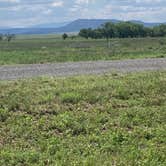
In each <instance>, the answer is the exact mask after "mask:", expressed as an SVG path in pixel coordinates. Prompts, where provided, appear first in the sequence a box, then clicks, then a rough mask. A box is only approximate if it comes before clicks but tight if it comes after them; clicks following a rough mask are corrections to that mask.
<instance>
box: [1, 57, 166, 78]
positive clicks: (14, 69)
mask: <svg viewBox="0 0 166 166" xmlns="http://www.w3.org/2000/svg"><path fill="white" fill-rule="evenodd" d="M150 70H154V71H156V70H166V58H157V59H137V60H123V61H122V60H117V61H95V62H67V63H55V64H33V65H16V66H0V80H13V79H22V78H32V77H38V76H72V75H82V74H103V73H109V72H139V71H150Z"/></svg>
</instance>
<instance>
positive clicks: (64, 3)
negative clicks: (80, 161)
mask: <svg viewBox="0 0 166 166" xmlns="http://www.w3.org/2000/svg"><path fill="white" fill-rule="evenodd" d="M165 14H166V0H0V27H28V26H32V25H37V24H43V23H50V22H66V21H67V22H68V21H72V20H75V19H78V18H109V19H120V20H142V21H146V22H166V17H165Z"/></svg>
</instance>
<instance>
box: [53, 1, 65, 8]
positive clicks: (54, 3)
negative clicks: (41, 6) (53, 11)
mask: <svg viewBox="0 0 166 166" xmlns="http://www.w3.org/2000/svg"><path fill="white" fill-rule="evenodd" d="M63 5H64V2H63V1H55V2H53V3H52V6H53V7H63Z"/></svg>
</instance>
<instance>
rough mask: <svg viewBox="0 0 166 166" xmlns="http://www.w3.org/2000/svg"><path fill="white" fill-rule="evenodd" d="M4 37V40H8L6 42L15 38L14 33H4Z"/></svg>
mask: <svg viewBox="0 0 166 166" xmlns="http://www.w3.org/2000/svg"><path fill="white" fill-rule="evenodd" d="M5 37H6V40H7V41H8V43H9V42H10V41H11V40H14V39H15V35H14V34H9V33H8V34H6V35H5Z"/></svg>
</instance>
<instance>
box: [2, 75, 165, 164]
mask: <svg viewBox="0 0 166 166" xmlns="http://www.w3.org/2000/svg"><path fill="white" fill-rule="evenodd" d="M165 85H166V73H165V72H147V73H137V74H127V75H121V74H116V73H114V74H110V75H104V76H80V77H71V78H57V79H55V78H39V79H32V80H23V81H14V82H0V99H1V100H0V126H1V127H0V133H1V134H0V165H2V166H3V165H5V166H6V165H9V166H10V165H91V166H93V165H95V166H96V165H161V166H164V165H165V163H166V159H165V153H166V140H165V138H166V134H165V130H166V128H165V117H166V88H165Z"/></svg>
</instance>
